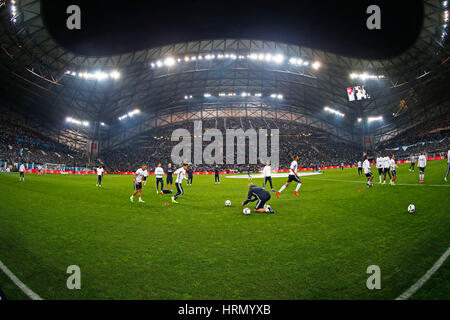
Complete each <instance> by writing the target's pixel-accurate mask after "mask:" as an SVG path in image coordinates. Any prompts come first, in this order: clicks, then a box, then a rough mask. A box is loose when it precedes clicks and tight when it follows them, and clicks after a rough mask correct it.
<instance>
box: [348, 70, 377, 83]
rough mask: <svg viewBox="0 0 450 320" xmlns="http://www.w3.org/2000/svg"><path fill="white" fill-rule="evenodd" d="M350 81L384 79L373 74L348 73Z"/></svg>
mask: <svg viewBox="0 0 450 320" xmlns="http://www.w3.org/2000/svg"><path fill="white" fill-rule="evenodd" d="M350 78H351V79H359V80H363V81H365V80H377V79H384V76H383V75H375V74H368V73H367V72H363V73H355V72H353V73H350Z"/></svg>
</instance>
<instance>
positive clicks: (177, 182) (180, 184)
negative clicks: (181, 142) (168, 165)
mask: <svg viewBox="0 0 450 320" xmlns="http://www.w3.org/2000/svg"><path fill="white" fill-rule="evenodd" d="M187 166H188V165H187V163H183V166H182V167H181V168H179V169H178V170H177V171H175V172H174V173H173V174H174V175H176V176H177V179H176V180H175V186H176V187H177V193H176V195H175V196H173V197H172V203H178V202H177V198H178V197H179V196H182V195H183V194H184V190H183V179H186V180H187V179H188V178H187V177H186V169H187Z"/></svg>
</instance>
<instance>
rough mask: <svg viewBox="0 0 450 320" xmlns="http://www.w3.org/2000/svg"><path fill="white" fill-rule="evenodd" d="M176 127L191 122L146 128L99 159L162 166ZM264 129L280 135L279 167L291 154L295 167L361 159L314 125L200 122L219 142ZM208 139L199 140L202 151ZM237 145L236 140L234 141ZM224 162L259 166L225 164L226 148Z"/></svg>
mask: <svg viewBox="0 0 450 320" xmlns="http://www.w3.org/2000/svg"><path fill="white" fill-rule="evenodd" d="M177 128H183V129H188V131H189V132H190V133H191V134H193V132H194V123H193V122H192V121H187V122H183V123H178V124H176V125H171V126H166V127H163V128H158V129H155V130H152V131H150V132H149V133H148V134H147V135H146V136H145V137H140V138H139V139H136V142H135V143H132V142H131V143H130V144H129V145H128V146H127V147H124V148H121V149H118V150H113V151H110V152H104V153H102V155H101V159H102V160H103V161H104V162H105V164H106V166H107V167H109V168H110V170H112V171H130V170H135V169H136V168H137V167H138V166H140V164H142V163H146V164H148V165H149V167H150V169H152V168H154V167H155V166H156V164H157V163H159V162H161V163H162V164H163V165H164V164H167V163H169V162H171V152H172V149H173V147H174V146H175V145H176V144H178V143H179V142H178V141H177V142H173V141H171V137H172V132H173V131H174V130H176V129H177ZM240 128H242V129H244V130H248V129H252V128H253V129H255V130H256V132H257V133H258V132H259V131H258V130H259V129H267V133H268V134H269V135H270V133H271V129H278V130H279V134H280V138H279V146H280V152H279V155H280V159H279V160H280V168H281V169H286V168H289V165H290V163H291V161H292V158H293V156H294V155H296V154H298V155H299V156H300V160H299V167H321V166H331V165H333V166H334V165H336V166H337V165H340V164H341V163H344V164H355V163H356V162H357V161H358V160H360V159H362V156H363V151H362V148H359V147H357V146H355V145H351V144H347V143H344V142H337V141H336V140H335V139H334V137H332V136H331V135H330V134H329V133H327V132H325V131H323V130H320V129H318V128H315V127H311V126H308V125H305V124H300V123H296V122H292V121H281V120H276V121H275V120H267V119H263V118H260V119H258V118H226V119H211V120H203V121H202V129H203V131H204V130H207V129H219V130H220V131H221V132H222V134H223V135H224V140H223V144H226V129H240ZM210 143H211V142H210V141H208V142H206V141H203V143H202V150H204V149H205V147H206V146H207V145H208V144H210ZM248 143H249V141H248V140H247V141H246V144H247V146H246V147H245V150H246V151H245V153H246V156H245V163H248V162H249V161H248V160H249V159H248V157H249V148H248ZM235 144H237V140H236V141H235ZM193 145H194V142H193V141H191V155H193V154H194V146H193ZM267 145H268V147H267V149H268V152H269V155H270V150H271V137H270V136H269V137H267ZM237 149H238V146H236V147H235V154H234V159H235V162H236V161H237V154H236V153H237ZM223 154H224V162H225V163H224V164H223V165H221V168H222V169H224V170H234V171H238V172H246V171H248V170H249V169H250V171H252V172H255V171H257V170H258V169H260V167H261V165H262V164H257V165H250V166H249V165H246V164H243V165H237V164H227V163H226V148H225V147H224V148H223ZM211 169H212V166H211V165H200V166H199V165H197V166H196V170H198V171H210V170H211Z"/></svg>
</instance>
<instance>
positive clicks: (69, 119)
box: [66, 117, 89, 127]
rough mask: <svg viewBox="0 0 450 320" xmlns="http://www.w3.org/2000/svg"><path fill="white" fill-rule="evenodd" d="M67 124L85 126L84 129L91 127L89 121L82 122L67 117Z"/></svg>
mask: <svg viewBox="0 0 450 320" xmlns="http://www.w3.org/2000/svg"><path fill="white" fill-rule="evenodd" d="M66 122H67V123H73V124H77V125H80V126H84V127H89V122H88V121H82V120H78V119H74V118H72V117H67V118H66Z"/></svg>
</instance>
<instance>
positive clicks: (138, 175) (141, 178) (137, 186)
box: [130, 164, 148, 202]
mask: <svg viewBox="0 0 450 320" xmlns="http://www.w3.org/2000/svg"><path fill="white" fill-rule="evenodd" d="M147 176H148V172H147V166H146V165H145V164H143V165H142V168H139V169H137V171H136V172H135V173H134V174H133V181H134V193H133V194H132V195H131V197H130V201H131V202H133V201H134V196H135V195H136V193H139V202H145V201H144V200H142V182H144V184H145V180H147Z"/></svg>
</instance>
